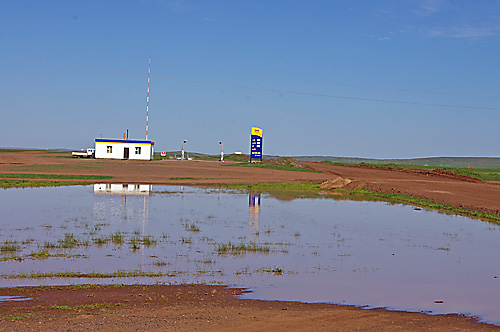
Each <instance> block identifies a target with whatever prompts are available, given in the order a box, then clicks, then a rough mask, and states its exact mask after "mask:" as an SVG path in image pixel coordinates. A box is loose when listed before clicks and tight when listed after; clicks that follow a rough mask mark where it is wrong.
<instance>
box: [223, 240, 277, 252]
mask: <svg viewBox="0 0 500 332" xmlns="http://www.w3.org/2000/svg"><path fill="white" fill-rule="evenodd" d="M217 251H218V252H219V254H242V253H244V252H263V253H268V252H269V251H270V248H269V247H268V246H264V245H258V244H256V243H253V242H251V243H250V244H244V243H241V244H238V245H234V244H232V243H231V242H228V243H220V244H218V248H217Z"/></svg>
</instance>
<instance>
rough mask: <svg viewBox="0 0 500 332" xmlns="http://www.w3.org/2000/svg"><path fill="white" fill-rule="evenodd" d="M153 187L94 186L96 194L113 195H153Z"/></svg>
mask: <svg viewBox="0 0 500 332" xmlns="http://www.w3.org/2000/svg"><path fill="white" fill-rule="evenodd" d="M152 187H153V186H152V185H149V184H114V183H98V184H94V194H112V195H146V196H148V195H151V194H152V192H153V188H152Z"/></svg>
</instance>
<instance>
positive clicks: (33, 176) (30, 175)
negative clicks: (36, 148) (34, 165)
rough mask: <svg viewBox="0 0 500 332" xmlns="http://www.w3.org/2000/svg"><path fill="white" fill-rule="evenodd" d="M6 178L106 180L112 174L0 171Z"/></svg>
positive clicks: (1, 175)
mask: <svg viewBox="0 0 500 332" xmlns="http://www.w3.org/2000/svg"><path fill="white" fill-rule="evenodd" d="M0 178H6V179H51V180H108V179H112V178H113V177H112V176H104V175H68V174H33V173H0Z"/></svg>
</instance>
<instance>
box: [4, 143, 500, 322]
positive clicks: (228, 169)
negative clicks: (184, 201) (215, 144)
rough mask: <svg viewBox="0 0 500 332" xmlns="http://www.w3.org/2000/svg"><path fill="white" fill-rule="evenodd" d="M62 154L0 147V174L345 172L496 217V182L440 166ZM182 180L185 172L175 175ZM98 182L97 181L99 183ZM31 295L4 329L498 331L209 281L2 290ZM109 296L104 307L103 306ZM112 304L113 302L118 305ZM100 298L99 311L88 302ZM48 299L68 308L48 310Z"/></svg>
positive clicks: (212, 178) (362, 182) (12, 311)
mask: <svg viewBox="0 0 500 332" xmlns="http://www.w3.org/2000/svg"><path fill="white" fill-rule="evenodd" d="M69 155H70V154H69V153H68V152H49V151H29V152H15V153H0V173H44V174H78V175H108V176H113V177H114V178H113V179H111V180H106V181H102V182H114V183H148V184H177V183H184V184H186V183H192V184H201V183H255V182H262V183H264V182H275V183H289V182H323V181H325V180H333V179H336V178H338V177H342V178H344V179H349V180H351V182H350V183H349V184H348V185H347V186H346V188H348V189H357V188H366V189H370V190H373V191H375V192H388V193H391V192H396V193H403V194H407V195H412V196H416V197H420V198H426V199H430V200H433V201H437V202H442V203H446V204H450V205H453V206H457V207H466V208H468V209H471V210H477V211H486V212H491V213H495V214H497V215H500V185H499V184H498V183H487V182H484V181H474V180H471V179H468V178H463V177H460V176H455V175H453V174H448V173H443V172H428V171H421V170H413V171H412V170H397V169H376V168H370V167H353V166H334V165H325V164H322V163H302V164H303V165H304V166H306V167H308V168H311V169H313V170H316V171H318V172H319V173H310V172H292V171H279V170H272V169H262V168H255V167H238V166H228V165H230V164H231V163H230V162H227V163H224V164H222V163H220V162H212V161H196V160H195V161H173V160H172V161H150V162H144V161H130V160H129V161H122V160H94V159H71V158H65V157H67V156H69ZM176 178H183V179H176ZM99 182H101V181H99ZM19 292H24V293H27V294H30V296H32V297H34V300H33V301H29V302H0V309H1V310H0V317H1V318H0V330H3V331H34V330H36V331H83V330H90V331H97V330H99V331H108V330H117V331H136V330H139V329H141V330H142V329H144V328H147V329H149V330H152V331H164V330H176V331H177V330H178V331H192V330H200V331H234V330H238V331H267V330H276V331H282V330H283V331H284V330H301V331H424V330H425V331H428V330H431V331H497V330H500V327H496V326H491V325H486V324H480V323H477V322H475V321H474V320H473V319H471V318H466V317H460V316H453V315H451V316H450V315H445V316H430V315H426V314H421V313H405V312H394V311H387V310H383V309H376V310H363V309H360V308H355V307H350V306H335V305H329V304H303V303H290V302H264V301H250V300H241V299H237V298H235V297H234V295H235V294H237V293H238V291H236V290H233V289H226V288H220V287H212V286H211V287H209V286H168V287H167V286H161V287H160V286H158V287H157V286H127V287H100V288H97V289H92V290H85V289H78V290H71V289H68V288H48V289H40V288H23V289H0V295H18V294H19ZM106 303H107V304H106ZM117 303H119V305H116V304H117ZM91 304H98V306H97V308H94V309H92V308H90V307H89V306H90V305H91ZM52 305H59V306H68V307H69V308H70V309H55V308H54V307H51V306H52Z"/></svg>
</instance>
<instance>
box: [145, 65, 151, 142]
mask: <svg viewBox="0 0 500 332" xmlns="http://www.w3.org/2000/svg"><path fill="white" fill-rule="evenodd" d="M150 77H151V57H149V66H148V96H147V98H146V141H147V140H148V129H149V79H150Z"/></svg>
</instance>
